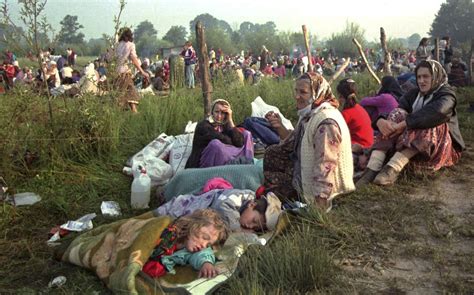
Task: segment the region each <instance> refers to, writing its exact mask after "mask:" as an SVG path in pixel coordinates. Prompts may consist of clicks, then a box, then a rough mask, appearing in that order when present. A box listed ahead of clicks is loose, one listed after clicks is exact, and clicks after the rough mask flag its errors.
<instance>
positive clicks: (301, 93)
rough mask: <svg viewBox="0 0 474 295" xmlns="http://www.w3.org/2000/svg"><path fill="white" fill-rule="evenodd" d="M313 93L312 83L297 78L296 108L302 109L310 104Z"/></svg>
mask: <svg viewBox="0 0 474 295" xmlns="http://www.w3.org/2000/svg"><path fill="white" fill-rule="evenodd" d="M311 95H312V90H311V85H310V83H309V81H308V80H305V79H303V80H297V81H296V85H295V100H296V109H297V110H301V109H304V108H305V107H307V106H308V105H309V104H310V100H311Z"/></svg>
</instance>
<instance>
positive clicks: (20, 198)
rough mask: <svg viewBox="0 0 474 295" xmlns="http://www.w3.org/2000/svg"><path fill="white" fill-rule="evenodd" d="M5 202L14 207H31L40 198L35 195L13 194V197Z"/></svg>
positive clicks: (29, 193)
mask: <svg viewBox="0 0 474 295" xmlns="http://www.w3.org/2000/svg"><path fill="white" fill-rule="evenodd" d="M7 201H8V202H10V203H11V204H12V205H14V206H26V205H33V204H35V203H37V202H39V201H41V197H40V196H39V195H37V194H35V193H31V192H25V193H18V194H14V195H13V196H8V197H7Z"/></svg>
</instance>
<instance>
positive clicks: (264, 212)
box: [153, 189, 281, 231]
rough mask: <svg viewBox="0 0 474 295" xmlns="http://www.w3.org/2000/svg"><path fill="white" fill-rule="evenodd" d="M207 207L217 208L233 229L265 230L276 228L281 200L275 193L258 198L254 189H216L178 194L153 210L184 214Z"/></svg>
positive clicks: (157, 213) (160, 212) (173, 214)
mask: <svg viewBox="0 0 474 295" xmlns="http://www.w3.org/2000/svg"><path fill="white" fill-rule="evenodd" d="M205 208H211V209H214V210H216V211H217V212H218V213H219V214H220V215H221V217H222V219H223V220H224V221H225V223H226V224H227V225H228V227H229V229H230V230H231V231H239V230H245V231H264V230H273V229H274V228H275V226H276V223H277V220H278V216H279V215H280V213H281V202H280V200H278V198H277V197H276V196H275V195H274V194H272V193H268V194H267V196H266V197H261V198H258V199H256V197H255V193H254V192H253V191H251V190H239V189H214V190H211V191H209V192H206V193H203V194H202V195H193V194H186V195H179V196H176V197H174V198H173V199H171V200H170V201H168V202H166V203H165V204H163V205H161V206H160V207H158V208H157V209H155V210H153V214H154V215H157V216H160V215H169V216H172V217H180V216H183V215H186V214H190V213H192V212H194V211H195V210H199V209H205Z"/></svg>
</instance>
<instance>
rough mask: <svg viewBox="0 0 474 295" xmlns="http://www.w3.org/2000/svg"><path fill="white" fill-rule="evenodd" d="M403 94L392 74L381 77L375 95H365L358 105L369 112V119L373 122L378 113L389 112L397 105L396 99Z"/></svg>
mask: <svg viewBox="0 0 474 295" xmlns="http://www.w3.org/2000/svg"><path fill="white" fill-rule="evenodd" d="M402 95H403V90H402V89H401V87H400V85H399V84H398V82H397V80H396V79H395V78H393V77H392V76H385V77H383V78H382V85H381V87H380V90H379V92H378V93H377V95H376V96H373V97H366V98H363V99H362V100H361V101H360V105H361V106H362V107H364V109H365V110H366V111H367V113H369V116H370V120H371V121H372V122H374V121H375V120H377V119H378V117H379V116H380V115H385V116H386V115H387V114H389V113H390V112H391V111H392V110H393V109H394V108H396V107H398V100H399V99H400V97H401V96H402Z"/></svg>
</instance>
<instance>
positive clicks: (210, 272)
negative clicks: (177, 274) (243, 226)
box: [143, 209, 228, 278]
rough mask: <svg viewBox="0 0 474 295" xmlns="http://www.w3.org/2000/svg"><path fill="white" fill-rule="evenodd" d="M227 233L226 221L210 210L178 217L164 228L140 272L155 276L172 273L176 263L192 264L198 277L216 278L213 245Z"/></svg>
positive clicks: (223, 239)
mask: <svg viewBox="0 0 474 295" xmlns="http://www.w3.org/2000/svg"><path fill="white" fill-rule="evenodd" d="M227 235H228V230H227V227H226V224H225V223H224V221H223V220H222V219H221V217H220V215H219V214H218V213H217V212H216V211H214V210H212V209H204V210H197V211H195V212H193V213H192V214H190V215H186V216H183V217H180V218H178V219H176V220H175V221H174V222H173V223H172V224H171V225H169V226H168V227H167V228H166V229H165V230H163V232H162V234H161V236H160V239H159V240H158V242H157V245H156V247H155V248H154V249H153V252H152V253H151V255H150V258H149V259H148V261H147V262H146V263H145V265H144V266H143V272H145V273H146V274H148V275H149V276H151V277H153V278H156V277H161V276H164V275H166V273H168V272H174V266H175V265H177V264H178V265H185V264H191V265H192V267H193V268H194V269H195V270H199V277H205V278H212V277H215V276H216V275H217V270H216V268H215V267H214V263H215V261H216V258H215V256H214V252H213V250H212V246H213V245H216V244H219V243H223V242H224V241H225V240H226V239H227Z"/></svg>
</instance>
